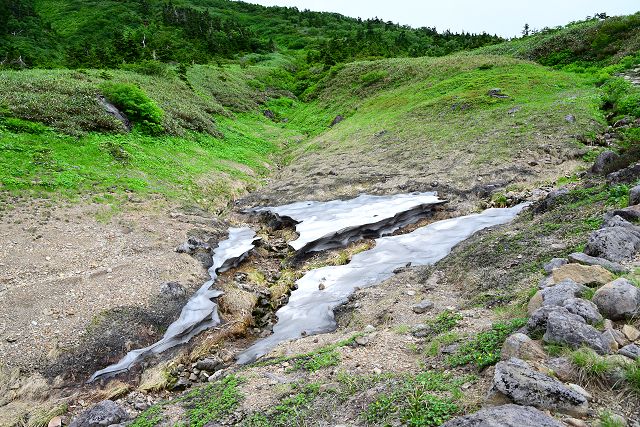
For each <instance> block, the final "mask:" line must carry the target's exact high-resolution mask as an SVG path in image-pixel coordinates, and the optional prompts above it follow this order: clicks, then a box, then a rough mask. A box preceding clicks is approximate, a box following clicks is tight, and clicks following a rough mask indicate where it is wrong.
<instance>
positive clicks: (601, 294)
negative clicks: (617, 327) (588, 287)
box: [592, 278, 640, 320]
mask: <svg viewBox="0 0 640 427" xmlns="http://www.w3.org/2000/svg"><path fill="white" fill-rule="evenodd" d="M592 301H593V303H594V304H595V305H597V306H598V310H600V313H602V315H603V316H604V317H606V318H608V319H611V320H622V319H626V318H628V317H632V316H634V315H636V314H638V311H639V309H640V289H638V288H637V287H635V286H634V285H633V284H632V283H631V282H630V281H628V280H627V279H624V278H619V279H616V280H614V281H613V282H610V283H607V284H606V285H604V286H603V287H601V288H600V289H598V290H597V291H596V293H595V294H594V296H593V299H592Z"/></svg>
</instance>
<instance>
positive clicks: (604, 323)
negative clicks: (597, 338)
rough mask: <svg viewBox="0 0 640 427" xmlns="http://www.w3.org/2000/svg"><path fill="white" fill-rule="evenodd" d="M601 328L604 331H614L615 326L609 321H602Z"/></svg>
mask: <svg viewBox="0 0 640 427" xmlns="http://www.w3.org/2000/svg"><path fill="white" fill-rule="evenodd" d="M602 327H603V328H604V330H605V331H606V330H608V329H615V327H616V325H615V324H614V323H613V322H612V321H611V320H610V319H604V320H603V321H602Z"/></svg>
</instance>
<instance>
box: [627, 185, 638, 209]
mask: <svg viewBox="0 0 640 427" xmlns="http://www.w3.org/2000/svg"><path fill="white" fill-rule="evenodd" d="M638 204H640V185H636V186H635V187H632V188H631V189H630V190H629V205H630V206H633V205H638Z"/></svg>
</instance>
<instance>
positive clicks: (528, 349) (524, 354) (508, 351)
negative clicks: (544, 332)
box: [501, 333, 546, 361]
mask: <svg viewBox="0 0 640 427" xmlns="http://www.w3.org/2000/svg"><path fill="white" fill-rule="evenodd" d="M501 357H502V360H508V359H510V358H512V357H516V358H518V359H522V360H530V361H542V360H544V359H545V358H546V354H545V352H544V350H543V349H542V346H541V345H540V344H538V343H537V342H535V341H533V340H532V339H531V338H529V337H528V336H526V335H525V334H521V333H515V334H513V335H510V336H509V337H507V339H506V340H505V341H504V344H503V345H502V352H501Z"/></svg>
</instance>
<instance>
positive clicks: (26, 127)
mask: <svg viewBox="0 0 640 427" xmlns="http://www.w3.org/2000/svg"><path fill="white" fill-rule="evenodd" d="M0 127H4V128H5V129H7V130H9V131H11V132H16V133H30V134H32V135H40V134H43V133H45V132H46V131H47V130H49V128H48V127H46V126H45V125H43V124H42V123H36V122H30V121H28V120H22V119H16V118H14V117H6V118H2V117H0Z"/></svg>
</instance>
